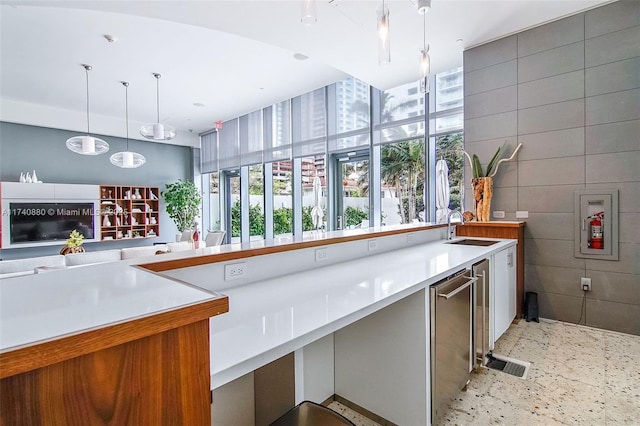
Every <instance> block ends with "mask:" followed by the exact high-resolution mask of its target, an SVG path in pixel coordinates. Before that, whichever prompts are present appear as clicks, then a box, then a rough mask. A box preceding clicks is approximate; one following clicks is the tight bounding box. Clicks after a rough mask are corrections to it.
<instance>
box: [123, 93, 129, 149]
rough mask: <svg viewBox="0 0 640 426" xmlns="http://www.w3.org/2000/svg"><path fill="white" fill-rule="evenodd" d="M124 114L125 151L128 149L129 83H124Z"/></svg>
mask: <svg viewBox="0 0 640 426" xmlns="http://www.w3.org/2000/svg"><path fill="white" fill-rule="evenodd" d="M124 114H125V119H124V121H125V123H126V126H127V151H129V84H128V83H127V84H125V85H124Z"/></svg>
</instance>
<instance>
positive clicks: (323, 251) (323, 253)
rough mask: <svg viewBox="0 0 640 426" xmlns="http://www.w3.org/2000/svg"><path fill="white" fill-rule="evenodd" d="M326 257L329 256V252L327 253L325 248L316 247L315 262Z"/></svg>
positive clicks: (321, 260)
mask: <svg viewBox="0 0 640 426" xmlns="http://www.w3.org/2000/svg"><path fill="white" fill-rule="evenodd" d="M328 257H329V253H327V249H326V248H319V249H316V262H323V261H325V260H327V258H328Z"/></svg>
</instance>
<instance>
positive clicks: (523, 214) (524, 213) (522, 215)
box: [516, 210, 529, 219]
mask: <svg viewBox="0 0 640 426" xmlns="http://www.w3.org/2000/svg"><path fill="white" fill-rule="evenodd" d="M528 218H529V212H528V211H527V210H518V211H517V212H516V219H528Z"/></svg>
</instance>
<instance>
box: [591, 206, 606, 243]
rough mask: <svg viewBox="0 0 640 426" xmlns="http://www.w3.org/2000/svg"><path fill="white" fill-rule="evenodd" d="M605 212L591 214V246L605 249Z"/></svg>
mask: <svg viewBox="0 0 640 426" xmlns="http://www.w3.org/2000/svg"><path fill="white" fill-rule="evenodd" d="M603 217H604V212H599V213H596V214H594V215H593V216H589V219H591V221H590V222H589V237H590V238H589V248H592V249H604V236H603V234H602V220H603Z"/></svg>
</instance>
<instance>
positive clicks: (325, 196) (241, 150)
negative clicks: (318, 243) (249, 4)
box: [201, 68, 463, 241]
mask: <svg viewBox="0 0 640 426" xmlns="http://www.w3.org/2000/svg"><path fill="white" fill-rule="evenodd" d="M430 86H431V88H432V90H431V92H430V93H428V94H425V93H423V92H422V91H421V90H420V85H419V83H418V82H410V83H407V84H403V85H401V86H398V87H395V88H391V89H388V90H385V91H380V90H377V89H375V88H372V87H370V86H368V85H367V84H365V83H363V82H361V81H359V80H358V79H356V78H351V77H349V78H346V79H344V80H342V81H339V82H337V83H334V84H332V85H330V86H327V87H323V88H320V89H317V90H314V91H312V92H309V93H305V94H303V95H300V96H297V97H295V98H292V99H290V100H285V101H283V102H280V103H278V104H274V105H271V106H269V107H267V108H264V109H261V110H259V111H255V112H252V113H249V114H246V115H243V116H241V117H239V118H236V119H232V120H229V121H227V122H225V123H223V125H222V128H221V129H219V131H218V132H215V131H213V132H211V133H208V134H205V135H203V136H202V138H201V147H202V151H201V159H202V160H201V168H202V172H203V173H209V174H210V177H209V179H210V180H209V187H210V196H209V203H208V204H207V205H208V206H209V208H210V210H211V211H210V214H209V218H210V220H209V228H210V229H218V228H220V229H226V230H228V231H227V232H228V236H229V237H230V238H231V239H232V241H240V240H241V239H244V240H246V239H256V238H272V237H274V236H291V235H292V234H293V233H297V232H300V231H303V232H304V231H309V230H312V229H317V228H324V229H337V228H350V227H356V226H368V225H369V224H371V225H376V226H377V225H380V224H386V225H392V224H399V223H410V222H414V221H418V220H419V221H422V220H434V219H435V207H434V206H435V194H432V193H429V192H427V190H428V188H433V185H431V184H427V183H430V182H431V181H430V180H432V179H435V170H434V169H435V167H434V165H433V164H434V163H435V162H436V160H439V159H444V160H446V161H447V165H448V168H449V184H450V204H449V208H451V209H460V208H461V197H462V196H463V194H462V190H463V189H462V181H463V178H462V172H463V155H462V149H463V146H462V145H463V133H462V126H463V72H462V68H458V69H455V70H452V71H450V72H446V73H441V74H438V75H435V76H432V77H431V84H430ZM427 107H428V108H427ZM427 115H428V120H429V121H428V123H429V126H428V128H429V134H428V135H426V134H425V133H426V129H427V121H426V118H425V117H426V116H427ZM425 137H428V138H429V139H426V141H427V142H429V143H426V142H425ZM427 148H428V149H427ZM434 149H435V153H434ZM434 154H435V158H434V157H433V155H434ZM427 157H428V158H427ZM294 173H295V176H294ZM241 184H242V186H241ZM241 194H242V196H241ZM245 204H246V205H245ZM425 208H426V212H425ZM425 216H426V218H425Z"/></svg>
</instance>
